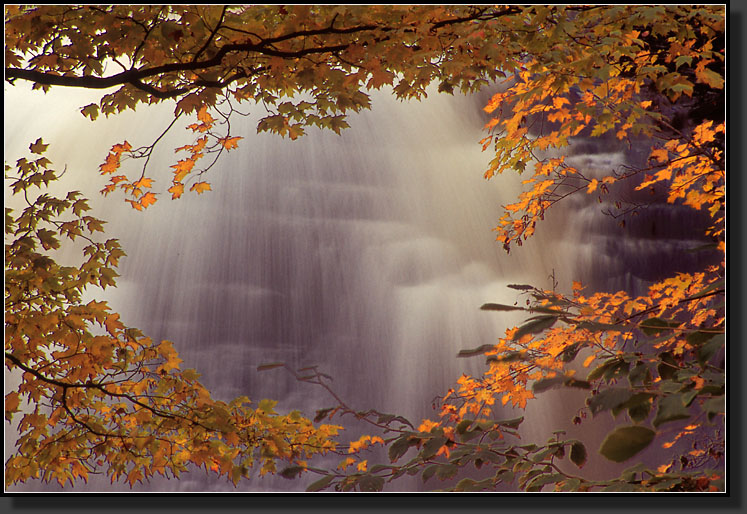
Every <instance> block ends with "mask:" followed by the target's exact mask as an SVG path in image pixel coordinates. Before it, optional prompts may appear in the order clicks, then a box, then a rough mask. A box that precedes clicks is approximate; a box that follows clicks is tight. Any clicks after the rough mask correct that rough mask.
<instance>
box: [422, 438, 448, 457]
mask: <svg viewBox="0 0 747 514" xmlns="http://www.w3.org/2000/svg"><path fill="white" fill-rule="evenodd" d="M446 441H448V439H446V438H445V437H432V438H429V439H428V440H427V441H426V443H425V444H424V445H423V451H422V452H421V457H422V458H423V459H430V458H431V457H433V456H434V455H436V453H437V452H438V450H439V448H441V447H442V446H443V445H444V444H445V443H446Z"/></svg>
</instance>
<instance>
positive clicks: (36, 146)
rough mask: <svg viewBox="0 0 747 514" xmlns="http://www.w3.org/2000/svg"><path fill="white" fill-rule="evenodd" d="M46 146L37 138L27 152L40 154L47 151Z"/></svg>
mask: <svg viewBox="0 0 747 514" xmlns="http://www.w3.org/2000/svg"><path fill="white" fill-rule="evenodd" d="M48 146H49V145H45V144H44V143H43V142H42V139H41V138H39V139H37V140H36V142H35V143H33V144H31V145H29V150H31V151H32V152H33V153H36V154H42V153H44V152H45V151H46V150H47V147H48Z"/></svg>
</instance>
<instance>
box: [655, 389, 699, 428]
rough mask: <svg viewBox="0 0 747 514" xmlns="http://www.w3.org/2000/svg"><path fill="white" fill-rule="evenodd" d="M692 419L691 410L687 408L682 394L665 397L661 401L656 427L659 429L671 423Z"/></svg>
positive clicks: (657, 412)
mask: <svg viewBox="0 0 747 514" xmlns="http://www.w3.org/2000/svg"><path fill="white" fill-rule="evenodd" d="M689 417H690V410H689V409H688V408H687V407H685V402H684V400H683V397H682V395H681V394H673V395H670V396H665V397H664V398H662V399H660V400H659V408H658V410H657V411H656V417H655V418H654V426H655V427H657V428H658V427H659V425H661V424H663V423H667V422H669V421H677V420H679V419H687V418H689Z"/></svg>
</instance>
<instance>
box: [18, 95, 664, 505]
mask: <svg viewBox="0 0 747 514" xmlns="http://www.w3.org/2000/svg"><path fill="white" fill-rule="evenodd" d="M486 98H487V97H485V96H480V95H477V96H476V97H466V96H456V97H449V96H446V95H440V94H435V93H433V94H431V95H430V96H429V98H427V99H426V100H424V101H422V102H400V101H397V100H395V99H394V98H393V96H392V95H391V94H390V93H389V92H374V93H373V94H372V99H373V107H372V110H371V111H365V112H362V113H358V114H351V115H350V117H349V123H350V125H351V128H349V129H347V130H345V131H343V133H342V135H340V136H338V135H336V134H334V133H332V132H329V131H318V130H313V129H312V130H309V131H308V134H307V135H306V136H304V137H302V138H300V139H298V140H296V141H290V140H287V139H286V140H283V139H281V138H280V137H278V136H275V135H269V134H259V135H258V134H256V130H255V127H256V121H257V119H258V118H257V116H254V115H252V116H249V117H247V118H246V119H242V118H237V119H234V120H233V121H232V126H233V127H234V134H233V135H240V136H243V137H244V139H243V140H242V141H241V142H240V145H239V149H238V150H234V151H232V152H229V153H228V154H225V155H224V156H222V157H221V160H220V161H219V163H218V164H217V166H216V167H215V168H213V169H212V170H211V171H210V172H209V173H208V174H206V176H205V180H207V181H208V182H210V183H211V185H212V190H213V191H212V192H209V193H206V194H203V195H201V196H199V197H197V196H196V195H194V194H192V193H190V194H186V195H185V197H183V198H182V199H180V200H178V201H171V200H170V199H169V196H168V194H165V193H163V194H161V195H160V196H159V201H158V202H157V203H156V204H155V205H153V206H151V207H149V208H148V209H147V210H145V211H144V212H136V211H135V210H133V209H131V208H130V207H129V205H127V204H125V203H124V202H123V201H122V199H121V198H120V197H117V196H116V193H115V194H114V197H111V196H110V197H109V198H106V199H102V198H101V197H100V195H99V194H98V191H99V190H100V189H101V188H102V187H103V185H104V183H105V179H103V178H101V177H100V176H99V175H98V173H97V169H98V164H100V163H101V162H103V159H104V157H105V156H106V153H107V151H108V149H109V148H110V147H111V145H112V144H114V143H119V142H121V141H122V140H123V139H128V140H129V141H130V142H131V143H132V144H133V146H138V145H140V144H148V143H150V142H151V141H152V140H153V139H155V137H157V135H158V134H159V133H160V131H161V130H163V128H164V127H165V126H166V125H167V123H168V121H169V116H171V110H170V109H171V106H170V105H165V106H158V107H155V108H151V111H149V112H150V113H145V112H138V113H137V114H134V113H126V114H123V115H120V116H117V117H114V118H112V119H109V120H106V119H104V120H100V121H97V122H95V123H93V124H92V123H91V122H89V121H87V120H84V119H82V117H76V116H75V111H76V110H77V109H76V108H80V107H82V106H84V105H86V104H87V103H90V102H92V101H94V98H93V96H92V95H91V93H90V92H86V91H83V92H81V91H54V90H53V91H51V92H50V93H49V94H48V95H46V96H42V95H41V94H38V93H37V94H33V95H32V94H31V93H30V92H28V91H25V90H21V89H20V88H19V87H13V88H9V87H8V86H6V108H7V109H6V138H5V141H6V147H5V149H6V155H8V156H10V157H11V158H13V159H15V158H17V157H16V156H17V155H18V149H23V148H26V147H27V145H28V144H29V143H31V142H33V141H35V140H36V138H37V137H39V136H42V137H44V140H45V142H47V143H51V146H50V150H49V152H48V157H49V158H50V159H51V160H52V161H53V162H54V163H55V164H56V165H58V166H59V167H60V168H62V166H63V165H64V164H66V165H67V168H68V171H67V172H66V176H65V177H64V179H63V180H62V181H61V183H60V184H59V185H58V186H55V188H56V189H57V190H59V191H67V190H69V189H80V190H81V191H83V192H84V194H85V195H87V196H88V197H89V198H90V199H91V200H92V201H91V204H92V206H93V207H94V209H93V211H92V212H91V214H92V215H94V216H97V217H101V218H103V219H106V220H108V221H109V223H108V224H107V226H106V230H107V237H115V238H118V239H120V241H121V243H122V246H123V248H124V249H125V251H126V252H127V253H128V257H126V258H124V259H123V260H122V262H121V265H120V269H119V271H120V274H121V277H120V278H119V280H118V287H117V288H116V289H114V290H109V289H107V291H106V292H105V293H101V292H100V291H99V292H97V293H96V295H95V297H96V298H97V299H106V300H107V301H108V302H109V305H110V306H111V307H112V309H113V310H114V311H115V312H119V313H120V314H121V315H122V319H123V320H124V321H125V323H127V324H128V325H130V326H135V327H138V328H140V329H141V330H142V331H143V332H144V333H145V334H146V335H148V336H149V337H152V338H153V339H154V340H158V339H168V340H171V341H174V343H175V348H176V349H177V351H178V352H179V353H180V356H181V358H182V359H183V360H184V362H183V364H182V367H183V368H195V369H197V371H198V372H199V373H201V374H202V379H201V380H202V382H203V383H204V384H205V385H206V386H207V387H208V388H209V389H210V390H211V392H212V393H213V395H214V396H215V397H216V398H220V399H226V400H227V399H230V398H232V397H235V396H237V395H246V396H249V397H250V398H251V399H252V400H254V401H258V400H260V399H262V398H272V399H277V400H279V401H280V404H279V408H282V409H301V410H302V411H303V412H304V413H305V414H306V415H307V416H312V417H313V414H314V411H315V410H316V409H319V408H323V407H328V406H331V405H332V404H333V400H332V399H331V398H329V397H328V396H326V394H325V393H324V391H321V390H312V389H311V388H310V387H311V386H309V385H306V384H300V383H298V382H296V381H295V380H294V379H293V378H292V377H291V376H290V375H289V374H287V373H285V372H284V371H283V370H271V371H265V372H261V373H260V372H257V371H256V368H257V366H258V365H259V364H262V363H267V362H275V361H283V362H286V363H287V364H289V365H291V366H293V367H296V368H298V367H303V366H309V365H318V366H319V370H320V371H323V372H325V373H327V374H329V375H331V376H332V377H334V382H333V387H334V388H335V389H336V390H337V391H338V392H339V393H340V395H341V396H342V397H343V399H345V400H346V401H347V402H349V404H350V405H351V406H353V407H355V408H358V409H369V408H374V409H377V410H379V411H382V412H391V413H397V414H401V415H404V416H406V417H408V418H409V419H410V420H411V421H413V422H414V423H415V424H416V425H417V423H419V422H420V420H421V419H422V418H424V417H431V418H432V419H435V416H437V413H436V412H435V411H433V410H432V408H431V403H432V400H433V398H434V397H435V396H437V395H442V394H444V393H445V392H446V390H447V389H448V388H449V387H451V386H452V385H453V384H454V383H455V381H456V379H457V378H458V377H459V376H460V374H461V373H470V374H479V373H480V372H481V370H482V369H483V361H482V360H481V359H479V358H476V359H457V358H456V354H457V353H458V351H459V350H461V349H465V348H474V347H478V346H480V345H482V344H486V343H491V342H495V341H496V340H497V338H498V337H501V336H502V335H503V333H504V330H505V329H506V328H508V327H510V326H514V325H515V324H516V323H519V322H520V321H521V320H522V319H523V318H522V316H521V315H518V316H513V315H510V313H506V314H496V313H490V312H484V311H480V310H479V307H480V305H481V304H483V303H485V302H503V303H513V302H514V301H516V299H517V295H516V291H512V290H510V289H508V288H506V285H508V284H513V283H529V284H533V285H537V286H541V287H550V286H551V280H550V278H548V277H549V275H551V274H552V273H553V270H554V271H555V276H556V277H557V278H559V279H560V284H559V288H560V290H563V291H568V290H570V282H571V280H577V279H584V278H594V279H595V280H597V282H596V283H597V284H598V283H599V280H600V277H601V276H607V275H609V276H613V277H612V278H611V280H612V281H613V286H614V287H623V288H627V289H631V288H635V287H640V284H643V283H644V282H645V280H647V279H648V278H647V277H641V276H637V275H635V274H634V273H633V274H631V271H630V262H629V259H630V258H632V257H629V256H631V255H639V254H640V252H642V248H643V247H642V245H644V246H645V244H646V241H647V240H645V239H639V240H638V242H635V241H627V240H622V239H620V238H619V237H610V234H609V233H608V227H607V226H606V225H604V223H606V221H602V222H600V221H599V219H600V216H599V212H598V210H599V209H598V206H595V205H592V206H590V207H586V206H585V205H580V204H573V203H571V202H568V204H567V205H560V206H559V207H558V208H554V209H553V211H552V212H551V215H550V216H549V217H548V219H547V220H546V221H545V222H544V223H543V224H541V225H539V226H538V228H537V234H536V235H535V236H534V237H533V238H532V239H531V240H529V241H528V242H527V243H526V244H525V245H524V246H523V247H520V248H514V249H512V251H511V254H510V255H507V254H505V252H504V251H503V249H502V247H501V245H500V244H498V243H496V242H495V235H494V232H492V231H491V229H492V228H493V227H494V226H495V225H496V224H497V221H498V218H499V217H500V215H501V213H502V208H501V205H502V204H506V203H509V202H510V201H512V199H513V198H515V196H516V194H517V192H518V191H519V185H520V177H517V176H508V175H507V176H500V177H497V178H495V179H493V180H491V181H485V180H484V179H483V171H484V169H485V168H486V167H487V162H488V160H489V158H490V155H489V152H486V153H481V152H480V146H479V145H478V143H477V141H478V140H479V139H481V138H482V137H483V136H484V134H483V132H482V130H481V128H482V125H483V124H484V123H485V121H486V120H485V117H484V113H482V111H481V107H482V105H483V104H484V101H485V100H486ZM22 109H24V110H22ZM142 110H143V111H145V109H142ZM254 111H257V112H258V111H259V108H255V109H254ZM33 113H44V114H43V115H41V117H40V118H38V119H36V118H30V116H31V115H32V114H33ZM71 117H72V118H76V119H72V120H71ZM9 129H10V130H9ZM191 140H192V135H191V133H189V132H187V131H183V130H182V128H181V127H175V128H174V129H173V130H172V131H171V132H170V134H169V135H168V136H167V138H166V139H165V140H164V141H163V142H162V143H161V145H160V146H159V152H158V155H157V156H155V157H154V159H152V161H151V163H150V164H149V171H148V173H147V176H151V177H153V178H155V181H156V182H155V186H156V187H160V190H161V191H164V190H165V189H166V187H167V186H165V184H166V183H167V182H168V181H169V176H170V169H169V166H170V165H171V164H174V163H175V162H176V161H177V160H178V159H179V158H180V157H179V156H178V155H176V156H175V155H174V154H173V152H171V149H172V148H176V147H178V146H182V145H184V144H188V143H191ZM576 157H577V160H578V161H581V160H582V159H583V158H584V156H583V155H582V156H576ZM585 158H587V159H590V160H589V162H587V163H586V166H587V167H592V168H593V167H594V166H599V168H600V171H603V170H602V166H604V165H606V164H605V163H607V164H609V163H613V162H618V161H620V160H621V159H623V156H622V153H621V152H618V151H615V152H605V151H604V149H603V148H602V147H601V146H600V147H598V148H596V150H594V151H593V152H592V153H591V154H586V157H585ZM125 165H132V164H131V163H125ZM130 171H131V172H132V169H130ZM584 201H585V202H586V200H584ZM587 203H588V202H587ZM600 223H601V224H600ZM605 227H607V228H605ZM652 237H656V235H655V234H654V235H652ZM649 239H650V241H653V239H651V238H649ZM641 241H643V242H641ZM657 244H658V243H657ZM636 245H637V246H636ZM623 247H624V248H625V249H626V250H625V251H622V250H621V248H623ZM621 255H627V256H628V257H625V256H623V257H622V258H621ZM643 261H645V257H643ZM643 261H642V263H641V265H640V266H638V267H640V268H645V266H646V265H647V264H646V262H643ZM536 403H537V404H538V406H536V407H532V408H531V409H530V411H528V413H527V416H537V418H536V419H539V420H540V423H539V425H538V426H535V427H529V428H528V430H529V431H530V432H532V431H538V433H539V432H542V431H544V430H550V429H552V428H553V425H551V423H552V421H549V420H550V419H551V417H552V416H554V415H556V414H557V413H559V412H561V411H560V408H559V407H558V406H555V410H552V409H551V406H550V405H548V404H546V403H543V405H542V406H539V403H540V402H539V401H537V402H536ZM532 409H533V410H532ZM511 416H512V414H511V413H510V412H509V413H508V414H507V415H506V417H511ZM565 417H570V416H565ZM336 421H338V422H339V420H336ZM342 422H343V423H344V422H345V420H343V421H342ZM6 444H7V441H6ZM333 465H334V464H333ZM203 477H204V473H200V472H195V473H193V474H191V475H190V476H189V478H187V479H185V480H180V481H178V482H177V481H170V482H163V481H154V482H152V483H151V484H150V486H138V487H137V488H136V490H148V489H154V490H163V491H166V490H184V491H201V490H231V491H232V490H234V489H233V487H232V486H231V485H230V484H229V483H226V482H224V481H222V480H217V479H215V478H214V476H212V475H211V478H210V479H209V480H208V479H204V480H203ZM417 483H418V482H417V481H415V482H412V483H410V486H412V487H416V486H417ZM429 485H431V486H433V484H429ZM112 487H115V488H117V489H120V490H129V488H128V487H126V486H124V485H115V486H112ZM112 487H110V486H109V484H108V480H106V479H103V480H102V481H100V482H97V481H95V480H91V481H90V484H88V485H87V486H86V485H85V484H81V485H80V488H79V489H78V488H76V490H112ZM303 487H304V484H303V483H301V482H289V481H285V480H283V479H282V478H277V477H272V478H270V479H263V480H259V481H256V482H252V481H250V482H248V483H242V484H240V485H239V488H238V489H237V490H283V489H288V488H293V489H298V490H303ZM408 487H409V486H408ZM435 487H438V485H435ZM39 489H40V485H39V484H38V483H37V484H33V483H29V484H25V485H23V486H20V487H18V488H15V487H14V488H12V490H39ZM45 489H46V490H58V488H57V487H56V484H50V485H49V486H45Z"/></svg>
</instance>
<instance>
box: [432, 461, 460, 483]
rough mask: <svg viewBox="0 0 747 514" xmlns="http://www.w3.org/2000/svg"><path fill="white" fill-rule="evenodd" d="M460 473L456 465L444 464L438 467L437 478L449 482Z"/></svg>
mask: <svg viewBox="0 0 747 514" xmlns="http://www.w3.org/2000/svg"><path fill="white" fill-rule="evenodd" d="M458 472H459V466H455V465H454V464H443V465H440V466H438V469H437V470H436V476H437V477H438V478H440V479H441V480H447V479H449V478H452V477H453V476H455V475H456V474H457V473H458Z"/></svg>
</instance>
